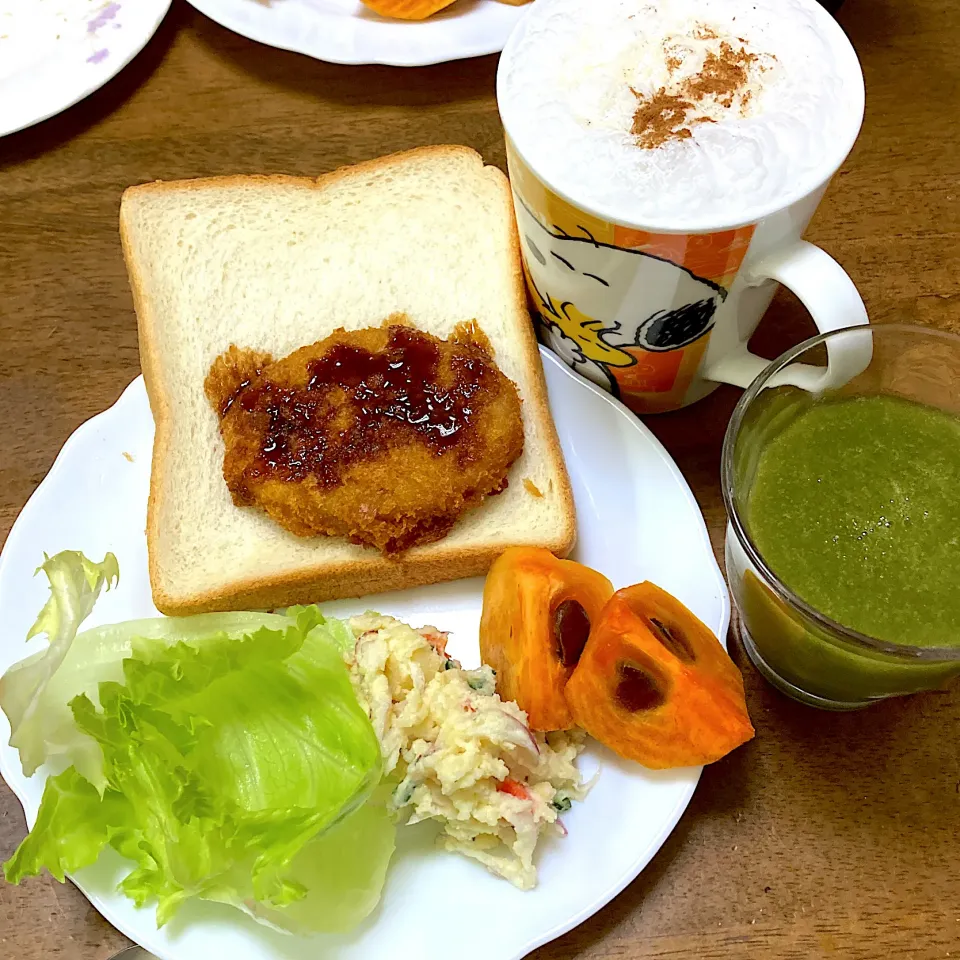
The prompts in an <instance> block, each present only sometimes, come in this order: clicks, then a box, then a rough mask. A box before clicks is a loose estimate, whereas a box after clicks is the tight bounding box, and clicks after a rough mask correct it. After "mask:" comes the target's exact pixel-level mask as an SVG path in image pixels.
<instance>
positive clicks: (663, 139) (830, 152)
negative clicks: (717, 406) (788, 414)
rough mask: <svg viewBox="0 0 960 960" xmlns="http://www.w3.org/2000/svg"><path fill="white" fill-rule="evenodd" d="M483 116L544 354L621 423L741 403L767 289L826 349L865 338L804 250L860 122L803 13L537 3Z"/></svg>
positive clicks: (513, 42) (829, 46) (764, 4)
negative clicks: (491, 124) (793, 304)
mask: <svg viewBox="0 0 960 960" xmlns="http://www.w3.org/2000/svg"><path fill="white" fill-rule="evenodd" d="M497 100H498V104H499V107H500V114H501V117H502V119H503V124H504V129H505V133H506V146H507V163H508V166H509V170H510V179H511V183H512V187H513V194H514V207H515V210H516V214H517V224H518V227H519V235H520V245H521V249H522V252H523V261H524V268H525V274H526V279H527V286H528V289H529V291H530V296H531V305H532V307H533V310H534V312H535V316H536V320H537V325H538V332H539V335H540V338H541V340H542V341H543V342H544V343H546V344H547V345H548V346H550V347H551V348H552V349H553V350H554V351H555V352H556V353H557V354H558V355H559V356H560V357H561V358H562V359H563V360H565V361H566V362H567V363H568V364H569V365H570V366H571V367H572V368H573V370H574V371H575V372H577V373H578V374H580V375H581V376H584V377H586V378H587V379H589V380H592V381H593V382H594V383H596V384H598V385H599V386H601V387H603V388H604V389H606V390H609V391H610V392H611V393H613V394H614V395H615V396H617V397H619V398H620V399H621V400H623V401H624V402H625V403H626V404H627V405H628V406H630V407H631V408H632V409H634V410H635V411H637V412H640V413H652V412H659V411H665V410H673V409H676V408H677V407H681V406H684V405H685V404H688V403H692V402H694V401H696V400H699V399H700V398H701V397H704V396H706V395H707V394H708V393H710V392H711V391H712V390H713V389H714V387H715V386H716V385H717V383H718V382H729V383H735V384H738V385H740V386H746V384H747V383H749V382H750V381H751V380H752V379H753V377H754V376H756V375H757V374H758V373H759V372H760V370H762V369H763V367H764V366H765V361H764V360H763V359H762V358H760V357H756V356H754V355H753V354H751V353H749V351H748V350H747V341H748V340H749V338H750V335H751V334H752V333H753V331H754V329H756V326H757V324H758V323H759V322H760V318H761V316H762V315H763V313H764V311H765V310H766V308H767V306H768V305H769V303H770V301H771V299H772V298H773V294H774V292H775V290H776V285H777V282H782V283H784V284H786V285H787V286H789V287H790V288H791V289H792V290H793V292H794V293H795V294H796V295H797V296H798V297H799V299H800V300H801V301H802V302H803V303H804V304H805V305H806V306H807V308H808V309H809V310H810V313H811V314H812V316H813V319H814V321H815V323H816V324H817V326H818V327H819V328H820V330H821V331H824V332H825V331H827V330H831V329H835V328H836V327H840V326H852V325H855V324H861V323H866V322H867V318H866V312H865V311H864V308H863V302H862V300H861V299H860V296H859V294H858V293H857V291H856V288H855V287H854V286H853V284H852V282H851V281H850V278H849V277H848V276H847V275H846V274H845V273H844V272H843V270H842V269H841V268H840V266H839V265H838V264H837V263H836V262H835V261H833V260H832V259H831V258H830V257H829V256H828V255H827V254H826V253H824V252H823V251H822V250H819V249H818V248H817V247H814V246H813V245H812V244H809V243H806V242H805V241H803V240H802V239H801V236H802V232H803V230H804V229H805V228H806V226H807V223H808V222H809V220H810V218H811V216H812V215H813V212H814V211H815V209H816V207H817V204H818V203H819V201H820V198H821V196H822V195H823V192H824V190H825V189H826V187H827V184H828V183H829V181H830V178H831V177H832V176H833V174H834V173H835V172H836V170H837V168H838V167H839V166H840V164H841V163H842V162H843V161H844V159H845V158H846V156H847V154H848V153H849V151H850V149H851V147H852V146H853V143H854V141H855V139H856V137H857V134H858V132H859V129H860V122H861V119H862V117H863V106H864V91H863V78H862V75H861V72H860V66H859V63H858V61H857V56H856V53H855V52H854V50H853V48H852V47H851V45H850V42H849V40H848V39H847V38H846V36H845V35H844V33H843V31H842V29H841V28H840V26H839V24H838V23H837V22H836V21H835V20H834V19H833V18H832V17H831V16H830V15H829V14H828V13H827V12H826V11H825V10H824V9H823V8H822V7H821V6H820V5H819V3H817V0H537V3H536V4H535V5H534V6H533V7H532V8H531V9H530V11H529V12H528V13H527V14H526V16H525V17H524V18H523V20H522V21H521V22H520V23H519V25H518V26H517V28H516V30H515V31H514V33H513V34H512V35H511V37H510V39H509V41H508V42H507V45H506V47H505V48H504V51H503V54H502V56H501V59H500V66H499V70H498V74H497ZM862 360H863V358H862V357H853V358H847V357H845V358H840V357H836V358H834V357H833V356H831V366H830V370H829V371H827V373H826V374H823V376H825V377H827V379H828V380H830V381H831V382H832V380H831V378H833V379H835V378H836V376H839V375H840V371H849V370H852V369H854V368H855V367H857V366H858V365H859V364H860V363H861V361H862ZM834 361H836V362H834ZM820 375H821V374H820V373H817V372H816V371H808V374H807V378H808V379H809V378H810V377H813V378H816V377H819V376H820Z"/></svg>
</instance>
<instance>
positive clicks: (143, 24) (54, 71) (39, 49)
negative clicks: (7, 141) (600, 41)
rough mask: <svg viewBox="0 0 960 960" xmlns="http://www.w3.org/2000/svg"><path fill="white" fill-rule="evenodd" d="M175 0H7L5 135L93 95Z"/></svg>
mask: <svg viewBox="0 0 960 960" xmlns="http://www.w3.org/2000/svg"><path fill="white" fill-rule="evenodd" d="M169 6H170V0H0V136H3V135H4V134H7V133H13V132H14V131H15V130H22V129H23V128H24V127H29V126H31V125H32V124H34V123H39V122H40V121H41V120H46V119H47V117H52V116H53V115H54V114H56V113H60V111H61V110H65V109H66V108H67V107H69V106H72V105H73V104H74V103H76V102H77V101H78V100H82V99H83V98H84V97H86V96H88V95H89V94H91V93H93V91H94V90H96V89H97V88H98V87H101V86H103V84H105V83H106V82H107V81H108V80H109V79H111V77H113V76H115V75H116V74H117V73H118V72H119V71H120V70H121V69H123V67H125V66H126V65H127V64H128V63H129V62H130V61H131V60H132V59H133V58H134V57H135V56H136V55H137V54H138V53H139V52H140V50H141V49H143V47H144V46H145V45H146V43H147V41H148V40H149V39H150V38H151V37H152V36H153V34H154V33H155V32H156V29H157V27H158V26H159V25H160V21H161V20H163V17H164V15H165V14H166V12H167V8H168V7H169Z"/></svg>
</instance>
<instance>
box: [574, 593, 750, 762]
mask: <svg viewBox="0 0 960 960" xmlns="http://www.w3.org/2000/svg"><path fill="white" fill-rule="evenodd" d="M564 695H565V698H566V701H567V704H568V705H569V707H570V712H571V714H572V716H573V719H574V720H575V721H576V723H577V724H578V725H579V726H581V727H583V729H584V730H586V731H587V733H589V734H590V735H591V736H592V737H594V738H595V739H597V740H599V741H600V742H601V743H604V744H606V746H608V747H610V749H611V750H613V751H614V752H615V753H618V754H619V755H620V756H621V757H625V758H626V759H628V760H635V761H637V762H638V763H641V764H643V765H644V766H645V767H650V768H652V769H658V770H659V769H666V768H669V767H686V766H699V765H700V764H704V763H712V762H713V761H715V760H719V759H720V758H721V757H723V756H725V755H726V754H728V753H729V752H730V751H731V750H733V749H735V748H736V747H738V746H740V745H741V744H742V743H745V742H746V741H747V740H749V739H750V738H751V737H752V736H753V734H754V730H753V725H752V724H751V723H750V717H749V716H748V714H747V706H746V702H745V700H744V693H743V678H742V677H741V676H740V671H739V670H737V668H736V666H735V665H734V663H733V661H732V660H731V659H730V658H729V657H728V656H727V652H726V651H725V650H724V649H723V647H722V646H721V645H720V642H719V641H718V640H717V638H716V637H715V636H714V635H713V633H712V632H711V631H710V630H709V629H708V628H707V627H706V626H705V625H704V624H703V623H701V622H700V621H699V620H698V619H697V618H696V617H695V616H694V615H693V614H692V613H691V612H690V611H689V610H688V609H687V608H686V607H685V606H684V605H683V604H682V603H680V601H679V600H677V599H675V598H674V597H672V596H671V595H670V594H668V593H667V592H666V591H664V590H661V589H660V588H659V587H657V586H655V585H654V584H652V583H649V582H645V583H640V584H636V585H635V586H632V587H626V588H624V589H623V590H618V591H617V592H616V593H615V594H614V595H613V596H612V597H611V598H610V600H609V601H608V602H607V604H606V606H605V607H604V608H603V610H602V612H601V613H600V616H599V618H598V619H597V620H596V622H595V623H594V625H593V629H592V630H591V632H590V638H589V639H588V640H587V644H586V646H585V647H584V650H583V654H582V655H581V657H580V660H579V662H578V663H577V666H576V669H575V670H574V671H573V673H572V675H571V676H570V679H569V681H568V682H567V685H566V687H565V689H564Z"/></svg>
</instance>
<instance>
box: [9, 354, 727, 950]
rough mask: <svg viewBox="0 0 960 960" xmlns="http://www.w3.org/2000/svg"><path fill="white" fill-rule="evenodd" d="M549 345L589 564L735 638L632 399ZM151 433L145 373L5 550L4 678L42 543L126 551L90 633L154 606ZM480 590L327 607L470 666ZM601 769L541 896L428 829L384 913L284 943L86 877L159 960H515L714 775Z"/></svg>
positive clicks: (202, 911) (610, 886)
mask: <svg viewBox="0 0 960 960" xmlns="http://www.w3.org/2000/svg"><path fill="white" fill-rule="evenodd" d="M542 356H543V362H544V368H545V371H546V376H547V385H548V388H549V395H550V406H551V409H552V411H553V416H554V418H555V420H556V423H557V427H558V431H559V434H560V442H561V444H562V446H563V452H564V455H565V457H566V461H567V466H568V468H569V471H570V475H571V479H572V482H573V488H574V495H575V498H576V505H577V515H578V537H579V539H578V543H577V547H576V551H575V554H574V556H575V558H576V559H578V560H580V561H582V562H583V563H586V564H588V565H590V566H592V567H595V568H597V569H598V570H601V571H603V572H604V573H605V574H607V575H608V576H609V577H610V579H611V580H612V581H613V582H614V585H615V586H618V587H620V586H625V585H627V584H631V583H636V582H639V581H641V580H646V579H650V580H653V581H655V582H656V583H658V584H660V585H661V586H662V587H664V588H665V589H667V590H669V591H670V592H671V593H673V594H674V595H675V596H677V597H678V598H679V599H680V600H681V601H682V602H683V603H685V604H686V605H687V606H688V607H689V608H690V609H691V610H692V611H693V612H694V613H695V614H696V615H697V616H698V617H700V619H701V620H703V621H704V622H705V623H706V624H707V625H708V626H709V627H710V628H711V629H712V630H713V631H715V632H716V634H717V635H718V636H719V637H721V638H724V637H725V636H726V631H727V625H728V622H729V615H730V604H729V598H728V595H727V590H726V586H725V584H724V581H723V578H722V576H721V574H720V570H719V568H718V567H717V564H716V561H715V559H714V556H713V550H712V549H711V546H710V540H709V538H708V536H707V531H706V527H705V526H704V522H703V518H702V516H701V514H700V511H699V509H698V507H697V504H696V501H695V500H694V498H693V495H692V494H691V493H690V490H689V488H688V487H687V485H686V483H685V482H684V480H683V477H682V476H681V475H680V472H679V471H678V470H677V467H676V466H675V464H674V463H673V461H672V460H671V459H670V457H669V456H668V455H667V453H666V451H664V449H663V448H662V447H661V446H660V444H659V443H658V442H657V440H656V439H655V438H654V437H653V435H652V434H651V433H650V432H649V431H648V430H647V429H646V428H645V427H644V426H643V425H642V424H641V423H640V421H639V420H637V419H636V417H634V416H633V415H632V414H631V413H629V412H628V411H627V410H626V409H625V408H624V407H622V406H621V405H620V404H619V403H617V402H616V401H615V400H613V399H611V398H610V396H609V395H607V394H605V393H603V392H602V391H601V390H599V389H598V388H596V387H594V386H593V385H592V384H588V383H587V382H586V381H584V380H582V379H580V378H579V377H577V376H575V375H574V374H573V373H571V372H570V371H569V370H568V369H567V367H566V366H564V365H563V364H562V363H560V362H559V361H558V360H557V359H556V358H555V357H554V356H553V355H552V354H551V353H549V352H547V351H542ZM152 439H153V421H152V419H151V416H150V409H149V405H148V403H147V396H146V391H145V390H144V387H143V380H142V379H140V378H138V379H137V380H135V381H134V382H133V383H132V384H131V385H130V386H129V387H128V388H127V390H126V391H125V392H124V394H123V396H122V397H121V398H120V399H119V400H118V401H117V403H116V404H115V405H114V406H113V407H111V408H110V409H109V410H107V411H105V412H104V413H102V414H100V415H99V416H96V417H94V418H93V419H92V420H90V421H88V422H87V423H86V424H84V425H83V426H81V427H80V428H79V429H78V430H77V431H76V433H74V435H73V436H72V437H71V438H70V439H69V440H68V441H67V443H66V445H65V446H64V448H63V450H62V451H61V453H60V455H59V457H58V458H57V460H56V462H55V463H54V465H53V468H52V469H51V471H50V473H49V474H48V476H47V477H46V479H45V480H44V481H43V483H41V484H40V486H39V487H38V488H37V490H36V492H35V493H34V495H33V496H32V497H31V499H30V501H29V503H28V504H27V506H26V507H25V508H24V510H23V512H22V513H21V515H20V517H19V518H18V519H17V521H16V523H15V524H14V526H13V529H12V530H11V532H10V536H9V538H8V540H7V543H6V546H5V547H4V550H3V554H2V556H0V611H2V617H0V672H2V671H3V670H6V668H7V667H8V666H10V664H12V663H14V662H15V661H17V660H20V659H22V658H23V657H25V656H27V655H28V654H30V653H31V652H32V651H33V650H35V649H38V648H39V647H41V646H42V645H43V642H44V641H42V640H41V639H39V638H35V639H34V640H32V641H31V642H30V643H29V644H25V643H24V637H25V636H26V633H27V630H28V629H29V627H30V625H31V624H32V623H33V621H34V619H35V618H36V616H37V613H38V612H39V610H40V608H41V607H42V606H43V603H44V602H45V600H46V596H47V588H46V583H45V581H44V580H43V578H37V577H35V576H34V571H35V570H36V568H37V566H38V565H39V563H41V562H42V559H43V552H44V551H46V552H47V553H48V554H53V553H56V552H57V551H59V550H63V549H73V550H82V551H83V552H84V553H86V554H87V555H88V556H90V557H93V558H95V559H98V560H99V559H100V558H101V557H102V556H103V554H104V553H105V552H106V551H108V550H111V551H113V552H114V553H115V554H116V555H117V558H118V559H119V561H120V583H119V586H118V587H117V588H116V589H114V590H112V591H110V592H109V593H107V594H105V595H104V596H103V597H102V598H101V599H100V601H99V602H98V604H97V607H96V610H95V611H94V614H93V616H92V617H91V619H90V622H89V624H88V626H94V625H96V624H98V623H110V622H117V621H121V620H127V619H130V618H133V617H147V616H151V615H156V610H155V608H154V606H153V603H152V601H151V599H150V584H149V579H148V575H147V549H146V537H145V535H144V527H145V522H146V502H147V490H148V484H149V478H150V457H151V445H152ZM482 587H483V581H482V579H474V580H461V581H457V582H455V583H450V584H442V585H438V586H434V587H426V588H421V589H416V590H408V591H405V592H403V593H396V594H388V595H382V596H379V597H365V598H363V599H362V600H359V601H357V600H354V601H344V602H341V603H338V604H325V605H324V610H325V611H327V612H329V613H331V614H334V615H336V614H338V613H342V612H356V611H358V610H362V609H370V608H372V609H377V610H380V611H382V612H383V613H389V614H393V615H394V616H398V617H401V618H403V619H405V620H408V621H410V622H412V623H414V624H415V625H422V624H425V623H431V624H433V625H435V626H437V627H439V628H441V629H445V630H452V631H453V636H452V638H451V643H450V651H451V653H452V654H453V656H455V657H458V658H459V659H460V660H462V661H463V663H464V664H465V665H468V666H470V665H475V664H476V663H477V662H478V660H479V650H478V641H477V631H478V626H479V619H480V608H481V599H482ZM9 733H10V731H9V728H8V726H7V722H6V718H5V717H4V716H3V715H2V714H0V742H2V744H3V746H0V774H2V776H3V778H4V779H5V780H6V781H7V783H8V784H9V785H10V787H11V788H12V789H13V791H14V792H15V793H16V795H17V796H18V798H19V799H20V801H21V803H22V804H23V807H24V810H25V811H26V815H27V820H28V822H29V823H30V824H33V822H34V820H35V819H36V814H37V809H38V807H39V803H40V797H41V794H42V792H43V785H44V781H45V777H46V771H45V770H43V769H41V770H40V771H38V773H37V774H36V775H35V776H34V777H32V778H30V779H27V778H25V777H24V776H23V774H22V771H21V768H20V761H19V756H18V754H17V753H16V751H15V750H13V749H12V748H11V747H9V746H7V740H8V739H9ZM598 766H599V767H601V768H602V773H601V776H600V778H599V780H598V781H597V784H596V786H595V787H594V789H593V790H592V791H591V793H590V795H589V796H588V797H587V799H586V800H585V801H584V802H583V803H582V804H576V805H575V806H574V809H573V810H572V811H571V812H570V813H569V814H566V815H565V816H564V822H565V824H566V826H567V828H568V830H569V835H568V836H567V837H565V838H564V839H562V840H561V839H554V838H551V839H550V840H549V841H548V842H547V843H545V844H544V849H543V851H542V853H541V854H540V855H539V858H538V865H539V869H540V882H539V885H538V887H537V888H536V889H535V890H532V891H530V892H526V893H524V892H521V891H519V890H516V889H514V888H513V887H512V886H510V884H508V883H507V882H506V881H504V880H500V879H498V878H496V877H494V876H492V875H490V874H489V873H487V872H486V871H485V870H484V869H483V868H482V867H481V866H479V865H478V864H476V863H474V862H472V861H468V860H466V859H465V858H462V857H458V856H456V855H453V854H449V853H444V852H442V851H439V850H436V849H435V848H434V846H433V843H432V838H433V834H432V832H431V828H430V825H429V824H420V825H418V826H416V827H407V828H402V829H401V830H400V831H399V838H398V840H399V848H398V852H397V855H396V857H395V859H394V861H393V863H392V864H391V867H390V872H389V874H388V877H387V884H386V887H385V890H384V896H383V901H382V903H381V904H380V907H379V908H378V909H377V910H376V911H375V913H374V915H373V916H372V917H371V918H369V920H368V921H367V922H366V923H364V924H363V925H362V926H361V927H360V928H359V929H358V930H357V931H355V933H353V934H352V935H351V936H347V937H316V938H311V939H301V938H295V937H288V936H284V935H282V934H279V933H276V932H274V931H272V930H269V929H267V928H265V927H261V926H258V925H257V924H256V923H254V922H253V921H252V920H250V919H248V918H247V917H245V916H244V915H242V914H241V913H239V912H238V911H236V910H233V909H231V908H229V907H224V906H222V905H218V904H212V903H201V902H193V903H189V904H188V905H186V906H185V907H184V908H183V909H182V910H181V912H180V913H179V914H178V915H177V917H176V919H175V920H174V921H173V922H171V923H170V924H168V925H167V926H166V927H164V928H163V929H162V930H157V927H156V923H155V916H154V910H153V909H142V910H138V909H136V908H135V907H134V906H133V904H132V903H131V902H130V901H129V900H126V899H125V898H124V897H123V896H121V895H120V894H118V893H117V892H116V886H117V883H118V881H119V880H120V879H121V878H122V877H123V876H124V875H125V873H126V872H128V870H129V867H125V865H124V862H123V861H122V860H121V859H120V857H119V856H118V855H116V854H114V853H113V852H112V851H111V852H110V853H109V854H108V855H104V856H102V857H101V858H100V860H99V861H98V862H97V863H96V864H95V865H94V866H93V867H90V868H88V869H85V870H81V871H79V872H78V873H77V875H76V876H75V877H74V878H73V879H74V881H75V883H76V884H77V886H79V888H80V889H81V890H82V891H83V892H84V894H85V895H86V896H87V897H88V899H89V900H90V902H91V903H93V905H94V906H95V907H96V908H97V909H98V910H99V911H100V912H101V913H102V914H103V915H104V916H105V917H106V918H107V919H108V920H109V921H110V922H111V923H113V924H114V925H115V926H116V927H118V928H119V929H120V930H122V931H123V932H124V933H125V934H127V936H129V937H130V938H131V939H132V940H135V941H136V942H138V943H139V944H141V945H142V946H144V947H146V948H147V949H148V950H150V951H151V952H153V953H154V954H156V955H157V956H158V957H160V958H161V960H211V958H215V960H219V958H222V957H229V958H231V960H308V958H309V960H333V958H336V960H383V958H384V957H390V958H391V960H451V958H454V957H455V958H456V960H517V958H520V957H522V956H524V955H525V954H527V953H528V952H529V951H531V950H533V949H534V948H535V947H537V946H539V945H540V944H542V943H545V942H547V941H548V940H551V939H553V938H554V937H557V936H559V935H560V934H561V933H564V932H565V931H566V930H569V929H570V928H571V927H573V926H575V925H576V924H578V923H581V922H582V921H583V920H585V919H586V918H587V917H589V916H590V915H591V914H593V913H595V912H596V911H597V910H599V909H600V908H601V907H602V906H603V905H604V904H606V903H607V902H608V901H609V900H610V899H611V898H612V897H614V896H616V894H617V893H619V892H620V891H621V890H622V889H623V888H624V887H625V886H626V885H627V884H628V883H630V881H631V880H633V879H634V878H635V877H636V876H637V874H638V873H640V871H641V870H642V869H643V868H644V867H645V866H646V864H647V863H648V862H649V861H650V858H651V857H652V856H653V855H654V854H655V853H656V852H657V850H658V849H659V848H660V846H661V844H662V843H663V842H664V840H665V839H666V838H667V836H669V834H670V832H671V831H672V830H673V828H674V826H675V825H676V822H677V820H679V818H680V815H681V814H682V813H683V811H684V809H685V808H686V806H687V803H688V802H689V800H690V797H691V796H692V794H693V791H694V788H695V786H696V784H697V779H698V778H699V775H700V769H699V768H692V769H684V770H674V771H662V772H654V771H650V770H645V769H644V768H643V767H640V766H639V765H637V764H633V763H627V762H624V761H621V760H619V759H617V758H616V757H615V756H613V754H611V753H610V752H609V751H607V750H605V749H603V748H601V747H599V746H598V745H597V744H595V743H592V744H591V745H590V747H589V748H588V750H587V752H586V754H585V755H584V757H583V760H582V761H581V769H582V771H583V772H584V774H585V775H586V776H588V777H589V776H590V775H591V774H592V773H593V772H594V771H595V770H596V769H597V768H598Z"/></svg>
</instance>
